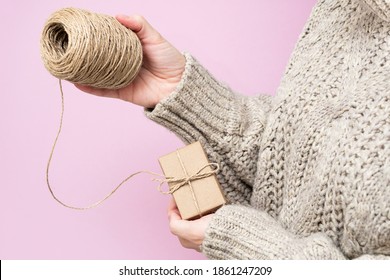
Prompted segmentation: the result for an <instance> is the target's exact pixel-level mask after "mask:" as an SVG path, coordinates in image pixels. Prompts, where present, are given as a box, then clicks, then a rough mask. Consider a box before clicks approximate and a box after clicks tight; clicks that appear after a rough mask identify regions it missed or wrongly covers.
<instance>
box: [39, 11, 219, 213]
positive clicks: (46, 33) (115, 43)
mask: <svg viewBox="0 0 390 280" xmlns="http://www.w3.org/2000/svg"><path fill="white" fill-rule="evenodd" d="M41 55H42V59H43V62H44V64H45V67H46V68H47V70H48V71H49V72H50V73H51V74H52V75H53V76H55V77H57V78H58V79H59V87H60V93H61V105H62V106H61V117H60V123H59V127H58V131H57V135H56V137H55V140H54V143H53V146H52V148H51V152H50V156H49V160H48V162H47V166H46V182H47V186H48V189H49V191H50V193H51V195H52V197H53V198H54V199H55V200H56V201H57V202H58V203H60V204H61V205H63V206H65V207H67V208H71V209H75V210H87V209H90V208H93V207H96V206H98V205H100V204H101V203H103V202H104V201H105V200H107V199H108V198H109V197H111V196H112V195H113V194H114V193H115V192H116V191H117V190H118V189H119V188H120V187H121V186H123V185H124V184H125V183H126V182H127V181H129V180H130V179H131V178H133V177H134V176H136V175H139V174H142V173H146V174H149V175H153V176H155V177H157V178H154V179H153V181H157V182H159V183H160V184H159V185H158V187H157V189H158V190H159V191H160V192H161V193H163V194H173V193H174V192H175V191H177V190H178V189H180V188H181V187H183V186H185V185H189V186H190V188H191V192H192V195H193V200H194V203H195V205H196V207H197V209H198V212H199V215H201V213H200V208H199V205H198V201H197V199H196V198H195V196H194V193H193V190H192V186H191V181H194V180H199V179H202V178H206V177H208V176H212V175H214V174H215V173H217V172H218V170H219V166H218V164H216V163H210V164H207V165H205V166H203V167H202V168H200V169H199V171H198V172H196V173H195V174H188V173H187V172H186V171H185V169H184V165H183V163H182V162H181V159H180V156H179V154H178V159H179V160H180V162H181V165H182V168H183V169H184V171H185V177H183V178H166V177H165V176H164V175H161V174H158V173H154V172H151V171H148V170H141V171H138V172H135V173H133V174H130V175H129V176H127V177H126V178H125V179H123V180H122V181H121V182H120V183H119V184H118V185H117V186H116V187H114V188H113V190H112V191H111V192H110V193H108V194H107V195H106V196H105V197H104V198H103V199H101V200H99V201H97V202H95V203H92V204H90V205H88V206H81V207H79V206H73V205H70V204H67V203H64V202H63V201H62V200H61V199H59V198H58V197H57V196H56V195H55V193H54V191H53V188H52V186H51V183H50V176H49V173H50V166H51V162H52V159H53V155H54V151H55V149H56V145H57V142H58V139H59V136H60V134H61V131H62V125H63V118H64V111H65V105H64V93H63V89H62V82H61V80H67V81H70V82H73V83H79V84H83V85H89V86H93V87H97V88H107V89H118V88H122V87H125V86H127V85H129V84H130V83H131V82H132V81H133V80H134V78H135V77H136V76H137V74H138V72H139V70H140V68H141V64H142V47H141V43H140V41H139V39H138V37H137V35H135V33H133V32H132V31H130V30H129V29H127V28H125V27H124V26H122V25H121V24H120V23H119V22H118V21H117V20H116V19H115V18H113V17H111V16H106V15H101V14H95V13H91V12H88V11H85V10H81V9H76V8H66V9H62V10H59V11H57V12H55V13H54V14H52V16H51V17H50V18H49V19H48V21H47V22H46V25H45V27H44V29H43V33H42V38H41ZM206 167H210V168H211V169H212V170H211V171H206V170H205V169H206ZM164 183H168V184H170V185H171V186H170V188H169V190H167V191H164V190H163V189H162V185H163V184H164Z"/></svg>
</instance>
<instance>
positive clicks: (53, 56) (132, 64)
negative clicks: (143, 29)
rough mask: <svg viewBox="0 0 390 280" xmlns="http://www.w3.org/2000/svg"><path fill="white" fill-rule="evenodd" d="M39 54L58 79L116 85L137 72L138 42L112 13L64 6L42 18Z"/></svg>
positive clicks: (121, 85) (140, 62)
mask: <svg viewBox="0 0 390 280" xmlns="http://www.w3.org/2000/svg"><path fill="white" fill-rule="evenodd" d="M41 56H42V60H43V62H44V65H45V67H46V69H47V70H48V71H49V72H50V73H51V74H52V75H53V76H55V77H57V78H58V79H61V80H67V81H70V82H73V83H78V84H83V85H88V86H93V87H97V88H108V89H118V88H123V87H125V86H127V85H129V84H130V83H131V82H132V81H133V80H134V78H135V77H136V76H137V74H138V72H139V70H140V68H141V64H142V46H141V42H140V40H139V39H138V37H137V35H136V34H135V33H134V32H132V31H131V30H129V29H127V28H126V27H124V26H123V25H122V24H120V23H119V22H118V21H117V20H116V19H115V18H114V17H112V16H108V15H102V14H96V13H92V12H89V11H86V10H82V9H77V8H65V9H61V10H59V11H57V12H55V13H53V14H52V15H51V16H50V18H49V19H48V20H47V22H46V24H45V26H44V29H43V32H42V37H41Z"/></svg>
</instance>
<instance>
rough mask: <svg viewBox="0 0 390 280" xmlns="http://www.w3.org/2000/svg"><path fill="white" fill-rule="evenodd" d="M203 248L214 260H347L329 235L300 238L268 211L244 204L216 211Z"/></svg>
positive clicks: (319, 234) (320, 234) (317, 234)
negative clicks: (286, 228)
mask: <svg viewBox="0 0 390 280" xmlns="http://www.w3.org/2000/svg"><path fill="white" fill-rule="evenodd" d="M202 251H203V253H204V254H205V255H206V256H207V257H208V258H210V259H264V260H271V259H345V257H344V255H343V254H342V253H341V252H340V251H339V249H338V248H337V247H336V246H335V245H334V244H333V242H332V241H331V240H330V238H329V237H327V236H326V235H325V234H323V233H316V234H313V235H311V236H308V237H303V238H301V237H298V236H296V235H294V234H292V233H290V232H288V231H287V230H285V229H284V228H283V227H282V226H281V225H280V224H279V223H278V222H277V221H276V220H275V219H273V218H272V217H271V216H269V215H268V214H267V213H265V212H263V211H259V210H255V209H253V208H248V207H245V206H240V205H227V206H224V207H222V208H220V210H218V211H217V212H216V214H215V215H214V217H213V219H212V221H211V223H210V225H209V227H208V228H207V230H206V235H205V239H204V241H203V244H202Z"/></svg>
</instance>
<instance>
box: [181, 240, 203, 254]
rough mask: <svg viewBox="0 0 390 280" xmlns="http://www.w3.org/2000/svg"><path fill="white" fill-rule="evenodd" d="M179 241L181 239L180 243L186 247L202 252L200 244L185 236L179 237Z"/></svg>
mask: <svg viewBox="0 0 390 280" xmlns="http://www.w3.org/2000/svg"><path fill="white" fill-rule="evenodd" d="M179 241H180V244H181V246H183V247H184V248H187V249H194V250H195V251H198V252H200V246H199V245H197V244H195V243H193V242H191V241H189V240H187V239H184V238H179Z"/></svg>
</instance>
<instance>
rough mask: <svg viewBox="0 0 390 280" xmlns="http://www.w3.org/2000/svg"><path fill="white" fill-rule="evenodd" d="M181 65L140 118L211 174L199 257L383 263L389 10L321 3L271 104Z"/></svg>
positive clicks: (388, 226) (380, 3)
mask: <svg viewBox="0 0 390 280" xmlns="http://www.w3.org/2000/svg"><path fill="white" fill-rule="evenodd" d="M186 59H187V64H186V69H185V72H184V74H183V78H182V81H181V83H180V85H179V86H178V87H177V89H176V91H175V92H174V93H173V94H172V95H171V96H169V97H168V98H166V99H164V100H163V101H162V102H160V103H159V104H158V105H157V106H156V107H155V108H154V109H153V110H146V114H147V115H148V117H149V118H151V119H153V120H155V121H156V122H158V123H160V124H162V125H164V126H166V127H168V128H169V129H170V130H172V131H174V132H175V133H176V134H178V135H179V136H180V137H181V138H182V139H183V140H184V141H185V142H187V143H189V142H193V141H195V140H199V141H201V142H202V143H203V145H204V147H205V149H206V150H207V153H208V156H209V158H210V160H211V161H213V162H218V163H219V164H220V166H221V171H220V173H219V174H218V178H219V181H220V183H221V185H222V187H223V189H224V192H225V194H226V197H227V199H228V200H229V202H230V205H226V206H224V207H222V208H221V209H220V210H218V211H217V213H216V214H215V215H214V217H213V219H212V221H211V223H210V225H209V227H208V229H207V231H206V237H205V240H204V242H203V246H202V248H203V252H204V254H206V256H207V257H209V258H212V259H354V258H369V259H371V258H389V256H390V0H322V1H319V2H318V3H317V5H316V6H315V8H314V9H313V11H312V15H311V17H310V20H309V21H308V23H307V24H306V26H305V28H304V31H303V33H302V35H301V37H300V39H299V41H298V43H297V46H296V49H295V51H294V53H293V55H292V57H291V61H290V63H289V65H288V67H287V70H286V73H285V75H284V78H283V80H282V83H281V85H280V87H279V89H278V91H277V94H276V96H274V97H271V96H266V95H261V96H258V97H248V96H241V95H238V94H236V93H234V92H232V91H231V90H230V89H229V88H228V87H227V86H225V85H223V84H221V83H220V82H218V81H216V80H215V79H214V78H213V77H212V76H211V75H210V74H209V73H208V72H207V70H205V69H204V68H203V67H202V66H201V65H200V64H199V63H198V62H197V61H196V60H195V59H194V58H193V57H191V56H190V55H186Z"/></svg>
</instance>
